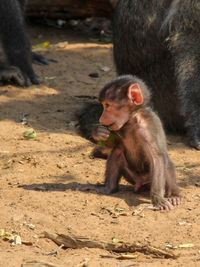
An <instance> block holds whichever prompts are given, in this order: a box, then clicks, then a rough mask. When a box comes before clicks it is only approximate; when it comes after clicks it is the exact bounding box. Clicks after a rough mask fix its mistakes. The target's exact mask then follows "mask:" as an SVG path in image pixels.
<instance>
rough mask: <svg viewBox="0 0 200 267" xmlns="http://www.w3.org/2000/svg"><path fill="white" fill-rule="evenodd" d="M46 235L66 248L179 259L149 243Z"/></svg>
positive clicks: (45, 233) (45, 234) (46, 233)
mask: <svg viewBox="0 0 200 267" xmlns="http://www.w3.org/2000/svg"><path fill="white" fill-rule="evenodd" d="M44 236H45V237H46V238H49V239H51V240H53V241H54V242H55V243H56V244H58V245H61V244H63V245H64V247H66V248H74V249H78V248H83V247H88V248H100V249H105V250H108V251H114V252H131V253H134V252H141V253H144V254H150V255H152V254H153V255H154V256H156V257H161V258H171V259H177V258H178V256H177V255H175V254H174V253H172V252H167V251H165V250H162V249H159V248H155V247H152V246H149V245H142V244H139V243H137V242H135V243H133V244H128V243H107V242H104V241H100V242H98V241H95V240H90V239H89V238H86V237H78V236H73V235H72V236H69V235H64V234H52V233H48V232H44Z"/></svg>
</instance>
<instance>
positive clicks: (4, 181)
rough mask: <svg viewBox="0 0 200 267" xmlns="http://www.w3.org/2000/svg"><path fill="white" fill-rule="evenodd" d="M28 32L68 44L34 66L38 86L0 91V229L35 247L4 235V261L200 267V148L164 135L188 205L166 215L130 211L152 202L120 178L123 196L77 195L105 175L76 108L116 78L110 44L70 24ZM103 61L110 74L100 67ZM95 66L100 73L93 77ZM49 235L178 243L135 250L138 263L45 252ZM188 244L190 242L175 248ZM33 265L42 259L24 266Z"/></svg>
mask: <svg viewBox="0 0 200 267" xmlns="http://www.w3.org/2000/svg"><path fill="white" fill-rule="evenodd" d="M29 30H30V36H31V41H32V43H33V44H38V43H41V42H44V41H49V42H50V43H51V44H56V43H58V42H66V41H67V42H68V45H66V47H63V48H60V49H51V50H47V51H44V52H41V53H42V54H43V55H45V56H47V57H52V58H55V59H57V60H58V61H59V63H57V64H56V63H51V64H49V65H48V66H46V67H41V66H34V69H35V70H36V72H37V74H38V75H39V76H40V78H41V82H42V85H41V86H32V87H30V88H18V87H15V86H10V85H9V86H4V87H1V88H0V101H1V105H0V128H1V131H0V158H1V161H0V168H1V188H0V229H5V230H6V231H7V232H9V233H12V232H13V233H14V234H18V235H20V237H21V239H22V241H28V242H32V243H31V244H33V245H32V246H30V245H29V246H28V245H26V244H22V245H13V244H12V243H10V242H9V241H7V240H4V238H3V237H2V238H0V266H1V267H16V266H21V264H23V265H22V266H26V267H28V266H29V267H30V266H60V267H63V266H69V267H71V266H73V267H74V266H77V267H78V266H88V267H93V266H97V267H98V266H109V267H110V266H111V267H125V266H140V267H143V266H145V267H146V266H152V267H156V266H174V267H175V266H176V267H177V266H181V267H186V266H199V264H200V263H199V260H200V231H199V229H200V228H199V221H200V208H199V203H200V187H199V186H200V182H199V179H200V164H199V158H200V154H199V153H200V152H198V151H196V150H194V149H191V148H189V147H188V146H187V145H186V143H185V140H183V139H182V138H181V137H179V136H168V140H169V142H168V143H169V154H170V156H171V158H172V160H173V161H174V163H175V165H176V171H177V177H178V184H179V185H180V187H181V190H182V195H183V197H184V203H183V204H182V205H181V206H178V207H176V208H175V209H174V210H172V211H170V212H166V211H154V210H151V209H144V210H142V211H141V212H140V213H136V215H135V216H134V215H133V214H134V211H138V209H139V208H142V207H143V206H142V205H144V204H146V205H147V206H148V204H150V198H149V193H148V192H142V193H138V194H136V193H134V192H133V191H132V187H131V186H129V185H127V184H126V183H125V182H124V181H123V180H122V181H121V187H120V192H118V193H116V194H113V195H111V196H103V195H97V194H95V193H85V192H79V191H76V190H75V189H76V187H77V185H78V184H85V183H97V182H103V179H104V171H105V160H103V159H90V157H89V153H90V152H91V150H92V149H93V147H94V144H92V143H90V142H89V141H87V140H85V139H84V138H82V137H80V135H79V133H78V131H77V127H76V124H77V119H76V116H75V114H76V112H77V110H80V108H81V107H82V106H83V104H84V103H85V102H87V101H88V97H90V96H91V97H93V96H97V95H98V92H99V90H100V89H101V87H102V86H103V85H104V84H105V82H107V81H109V80H110V79H111V78H113V77H114V76H115V70H114V66H113V61H112V45H111V44H103V43H100V42H98V40H95V38H89V37H87V36H82V35H81V34H80V33H77V32H72V31H70V30H66V29H65V30H57V29H54V28H44V27H40V26H37V27H36V26H35V27H34V28H33V27H31V28H30V29H29ZM105 66H107V67H109V68H110V71H107V72H105V71H103V70H102V69H101V68H102V67H105ZM94 72H98V73H99V78H91V77H90V76H89V74H90V73H94ZM80 96H81V97H80ZM26 113H29V116H28V117H27V121H28V124H27V125H23V124H22V123H21V122H20V119H21V118H22V116H23V115H24V114H26ZM29 128H34V129H35V131H36V134H37V140H26V139H25V138H24V135H23V133H24V131H26V130H27V129H29ZM118 208H120V209H118ZM44 231H48V232H51V233H62V234H75V235H78V236H84V237H88V238H91V239H96V240H99V241H103V240H104V241H107V242H112V239H113V237H116V238H118V239H120V240H123V241H124V242H129V243H133V242H135V241H138V242H141V244H144V245H145V244H146V245H147V244H150V245H152V246H155V247H157V248H160V249H165V248H166V247H167V246H169V245H171V246H172V247H178V248H174V249H170V251H173V252H174V253H175V254H176V255H179V257H178V259H176V260H174V259H160V258H156V257H153V256H152V255H144V254H143V253H134V254H138V255H139V256H138V258H137V259H135V260H118V259H114V258H104V257H102V255H107V256H109V255H115V254H114V253H111V252H108V251H106V250H101V249H95V248H90V249H88V248H83V249H61V250H60V252H59V254H58V255H55V254H54V255H45V254H46V253H48V252H50V251H53V250H55V249H57V248H58V245H57V244H55V243H54V242H53V241H52V240H50V239H47V238H44V237H43V232H44ZM4 237H5V236H4ZM183 244H186V245H188V244H191V246H192V247H190V248H179V246H180V245H183ZM31 261H36V262H40V265H39V264H38V265H37V264H32V265H31V264H26V263H28V262H31ZM41 262H43V264H42V263H41ZM44 263H45V264H46V265H45V264H44ZM48 264H49V265H48ZM50 264H52V265H50Z"/></svg>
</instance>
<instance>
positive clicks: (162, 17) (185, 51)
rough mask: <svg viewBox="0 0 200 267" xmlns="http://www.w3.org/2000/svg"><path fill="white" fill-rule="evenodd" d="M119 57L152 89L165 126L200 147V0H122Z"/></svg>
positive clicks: (121, 70) (120, 68)
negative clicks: (184, 135)
mask: <svg viewBox="0 0 200 267" xmlns="http://www.w3.org/2000/svg"><path fill="white" fill-rule="evenodd" d="M113 30H114V60H115V64H116V69H117V72H118V74H119V75H121V74H129V73H130V74H133V75H137V76H138V77H140V78H142V79H143V80H144V81H145V82H146V83H147V85H148V86H149V87H150V88H151V89H152V100H153V105H154V108H155V109H156V110H157V111H158V113H159V116H160V117H161V119H162V121H163V122H164V125H165V128H166V129H169V130H172V131H174V132H179V133H184V132H185V130H186V131H187V135H188V136H189V139H190V144H191V145H192V146H193V147H195V148H197V149H200V0H151V1H149V0H119V1H118V4H117V6H116V9H115V15H114V23H113Z"/></svg>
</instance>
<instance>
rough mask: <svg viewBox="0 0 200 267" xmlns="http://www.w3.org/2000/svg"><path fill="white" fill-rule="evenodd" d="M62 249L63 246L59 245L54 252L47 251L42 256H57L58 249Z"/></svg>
mask: <svg viewBox="0 0 200 267" xmlns="http://www.w3.org/2000/svg"><path fill="white" fill-rule="evenodd" d="M63 247H64V244H61V245H60V246H59V247H58V248H57V249H56V250H52V251H49V252H47V253H45V254H44V255H54V254H56V255H58V254H59V251H60V249H61V248H63Z"/></svg>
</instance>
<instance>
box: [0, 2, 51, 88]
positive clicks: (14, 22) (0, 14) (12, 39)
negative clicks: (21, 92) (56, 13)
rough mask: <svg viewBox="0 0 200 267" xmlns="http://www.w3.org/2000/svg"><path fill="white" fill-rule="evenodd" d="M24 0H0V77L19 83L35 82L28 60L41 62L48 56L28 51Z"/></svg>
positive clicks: (35, 76) (34, 75) (37, 81)
mask: <svg viewBox="0 0 200 267" xmlns="http://www.w3.org/2000/svg"><path fill="white" fill-rule="evenodd" d="M26 2H27V0H0V34H1V36H0V38H1V42H2V45H3V49H4V53H5V56H6V62H0V81H1V82H8V83H10V82H11V83H15V84H17V85H19V86H29V85H31V84H38V83H39V80H38V76H37V75H36V74H35V72H34V70H33V67H32V62H34V63H36V64H40V65H45V64H47V63H48V61H52V60H51V59H50V60H48V59H46V58H44V57H43V56H42V55H38V54H36V53H33V52H31V46H30V43H29V38H28V35H27V32H26V29H25V25H24V10H25V5H26Z"/></svg>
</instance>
